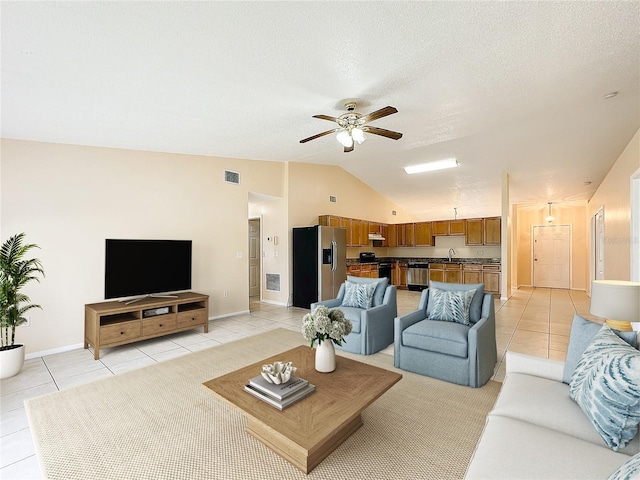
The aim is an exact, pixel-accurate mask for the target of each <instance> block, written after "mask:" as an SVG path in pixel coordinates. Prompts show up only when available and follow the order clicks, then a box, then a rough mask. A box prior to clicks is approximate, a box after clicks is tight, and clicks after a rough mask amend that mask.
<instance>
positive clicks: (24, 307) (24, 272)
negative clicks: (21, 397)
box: [0, 233, 44, 379]
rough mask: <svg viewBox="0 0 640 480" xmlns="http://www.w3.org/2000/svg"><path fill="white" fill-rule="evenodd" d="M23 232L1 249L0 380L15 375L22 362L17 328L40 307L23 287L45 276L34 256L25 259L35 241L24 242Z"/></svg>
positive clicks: (5, 243)
mask: <svg viewBox="0 0 640 480" xmlns="http://www.w3.org/2000/svg"><path fill="white" fill-rule="evenodd" d="M24 238H25V234H24V233H19V234H18V235H14V236H12V237H11V238H9V239H8V240H7V241H6V242H4V243H3V244H2V247H1V248H0V337H1V338H0V379H2V378H8V377H13V376H14V375H17V374H18V373H19V372H20V370H21V369H22V365H23V364H24V345H21V344H17V345H16V343H15V337H16V327H18V326H20V325H22V324H24V323H25V322H26V321H27V319H26V318H25V313H26V312H28V311H29V310H31V309H33V308H42V307H40V305H36V304H33V303H30V302H31V300H30V299H29V297H28V296H27V295H25V294H24V293H22V288H23V287H24V286H25V285H26V284H27V283H29V282H30V281H31V280H36V281H38V282H39V281H40V278H39V276H40V275H42V276H44V270H43V269H42V264H41V263H40V260H38V259H37V258H30V259H27V258H25V257H26V256H27V254H28V253H29V251H30V250H31V249H33V248H39V247H38V246H37V245H35V244H25V243H24Z"/></svg>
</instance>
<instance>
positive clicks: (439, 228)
mask: <svg viewBox="0 0 640 480" xmlns="http://www.w3.org/2000/svg"><path fill="white" fill-rule="evenodd" d="M431 227H432V229H433V235H434V236H435V235H437V236H443V235H449V222H448V221H447V220H438V221H437V222H431Z"/></svg>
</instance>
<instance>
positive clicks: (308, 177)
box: [288, 163, 415, 227]
mask: <svg viewBox="0 0 640 480" xmlns="http://www.w3.org/2000/svg"><path fill="white" fill-rule="evenodd" d="M288 192H289V223H290V225H291V227H299V226H305V225H315V224H317V223H318V215H338V216H343V217H350V218H358V219H361V220H369V221H373V222H381V223H402V222H412V221H414V220H415V219H414V218H413V217H411V216H410V215H409V214H408V213H407V212H406V211H405V210H403V209H402V208H400V206H398V205H397V204H395V203H393V202H391V201H390V200H389V199H388V198H387V197H384V196H383V195H381V194H380V193H378V192H376V191H375V190H374V189H373V188H371V187H370V186H369V185H367V184H366V183H364V182H362V181H361V180H359V179H357V178H356V177H354V176H353V175H350V174H349V173H347V172H345V171H344V170H343V169H342V168H340V167H336V166H334V165H317V164H311V163H289V184H288ZM331 195H333V196H335V197H337V202H335V203H333V202H330V201H329V196H331ZM393 210H395V211H396V215H392V213H391V212H392V211H393Z"/></svg>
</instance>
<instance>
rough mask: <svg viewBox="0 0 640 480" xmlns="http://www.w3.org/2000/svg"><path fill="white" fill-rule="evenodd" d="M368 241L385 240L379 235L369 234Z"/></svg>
mask: <svg viewBox="0 0 640 480" xmlns="http://www.w3.org/2000/svg"><path fill="white" fill-rule="evenodd" d="M369 240H385V238H384V237H383V236H382V235H380V234H379V233H370V234H369Z"/></svg>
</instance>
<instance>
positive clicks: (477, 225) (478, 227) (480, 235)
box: [464, 218, 484, 245]
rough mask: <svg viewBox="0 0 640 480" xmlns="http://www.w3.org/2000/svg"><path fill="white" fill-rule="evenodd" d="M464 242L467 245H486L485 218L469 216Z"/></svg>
mask: <svg viewBox="0 0 640 480" xmlns="http://www.w3.org/2000/svg"><path fill="white" fill-rule="evenodd" d="M465 222H466V223H467V226H466V228H467V231H466V233H465V239H464V243H465V244H466V245H484V219H483V218H468V219H467V220H465Z"/></svg>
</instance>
